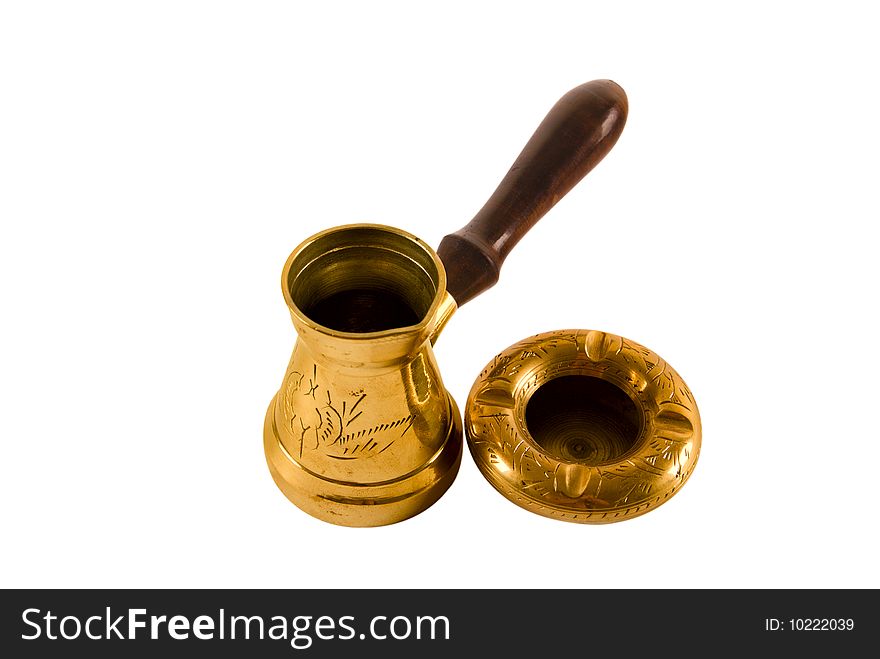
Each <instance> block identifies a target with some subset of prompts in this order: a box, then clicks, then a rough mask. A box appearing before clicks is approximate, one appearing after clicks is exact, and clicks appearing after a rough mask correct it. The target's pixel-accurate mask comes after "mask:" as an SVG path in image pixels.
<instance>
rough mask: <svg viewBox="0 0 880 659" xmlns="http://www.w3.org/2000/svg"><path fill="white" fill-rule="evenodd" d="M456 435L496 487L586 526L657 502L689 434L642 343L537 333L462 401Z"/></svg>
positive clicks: (678, 482)
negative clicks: (460, 432)
mask: <svg viewBox="0 0 880 659" xmlns="http://www.w3.org/2000/svg"><path fill="white" fill-rule="evenodd" d="M465 430H466V433H467V441H468V446H469V447H470V451H471V454H472V455H473V457H474V460H475V461H476V463H477V466H478V467H479V468H480V471H481V472H482V473H483V475H484V476H485V477H486V478H487V479H488V481H489V482H490V483H491V484H492V485H493V486H494V487H495V488H496V489H497V490H498V491H499V492H501V494H503V495H504V496H505V497H507V498H508V499H510V500H511V501H513V502H514V503H515V504H517V505H518V506H520V507H522V508H525V509H526V510H531V511H532V512H535V513H538V514H539V515H544V516H546V517H551V518H554V519H563V520H566V521H570V522H580V523H586V524H603V523H608V522H618V521H622V520H625V519H630V518H632V517H636V516H637V515H641V514H643V513H646V512H648V511H649V510H653V509H654V508H656V507H657V506H659V505H660V504H662V503H664V502H665V501H667V500H668V499H669V498H670V497H671V496H672V495H673V494H675V493H676V492H678V490H679V489H680V488H681V486H682V485H684V483H685V481H687V479H688V477H689V476H690V474H691V472H692V471H693V468H694V465H695V464H696V462H697V457H698V456H699V453H700V440H701V428H700V414H699V412H698V411H697V405H696V402H695V401H694V397H693V395H692V394H691V392H690V389H688V387H687V385H686V384H685V383H684V381H683V380H682V379H681V377H680V376H679V375H678V373H676V372H675V371H674V370H673V369H672V367H671V366H669V365H668V364H667V363H666V362H665V361H663V359H661V358H660V357H659V356H658V355H657V354H656V353H654V352H652V351H651V350H648V349H647V348H645V347H644V346H641V345H639V344H638V343H635V342H634V341H630V340H629V339H624V338H622V337H620V336H616V335H614V334H607V333H605V332H598V331H594V330H560V331H556V332H545V333H543V334H538V335H536V336H534V337H532V338H530V339H526V340H524V341H521V342H519V343H516V344H514V345H512V346H510V347H509V348H507V349H506V350H505V351H504V352H502V353H501V354H499V355H498V356H497V357H495V359H493V360H492V361H491V362H490V363H489V364H487V365H486V368H485V369H483V372H482V373H480V376H479V377H478V378H477V380H476V382H474V386H473V388H472V389H471V392H470V395H469V396H468V401H467V407H466V414H465Z"/></svg>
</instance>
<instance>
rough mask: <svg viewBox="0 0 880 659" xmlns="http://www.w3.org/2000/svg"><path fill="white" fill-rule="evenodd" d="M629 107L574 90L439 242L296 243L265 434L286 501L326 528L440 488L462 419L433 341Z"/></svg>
mask: <svg viewBox="0 0 880 659" xmlns="http://www.w3.org/2000/svg"><path fill="white" fill-rule="evenodd" d="M626 115H627V99H626V95H625V93H624V91H623V90H622V89H621V88H620V87H619V86H618V85H617V84H616V83H614V82H612V81H610V80H596V81H593V82H589V83H586V84H584V85H581V86H579V87H576V88H575V89H573V90H571V91H570V92H568V93H567V94H566V95H565V96H563V97H562V98H561V99H560V100H559V101H558V102H557V103H556V105H555V106H554V107H553V108H552V109H551V110H550V113H549V114H548V115H547V117H546V118H545V119H544V121H543V122H542V123H541V125H540V126H539V127H538V129H537V131H536V132H535V134H534V135H533V136H532V138H531V139H530V140H529V142H528V143H527V144H526V146H525V148H524V149H523V151H522V153H521V154H520V155H519V157H518V158H517V160H516V162H514V164H513V166H512V167H511V169H510V171H509V172H508V173H507V175H506V176H505V177H504V179H503V180H502V181H501V183H500V185H499V186H498V189H497V190H496V191H495V193H494V194H493V195H492V196H491V197H490V199H489V200H488V201H487V202H486V204H485V205H484V206H483V208H482V209H481V210H480V211H479V212H478V213H477V215H476V216H475V217H474V218H473V220H471V222H470V223H469V224H467V225H466V226H465V227H464V228H462V229H461V230H459V231H457V232H455V233H453V234H450V235H448V236H446V237H445V238H444V239H443V241H442V242H441V243H440V247H439V249H438V250H437V252H434V250H432V249H431V248H430V247H429V246H428V245H427V244H425V243H424V242H422V241H421V240H419V239H418V238H416V237H415V236H413V235H411V234H409V233H407V232H405V231H401V230H399V229H395V228H391V227H387V226H381V225H376V224H352V225H347V226H342V227H337V228H333V229H328V230H327V231H323V232H321V233H319V234H317V235H314V236H312V237H311V238H309V239H307V240H306V241H305V242H303V243H302V244H301V245H299V246H298V247H297V248H296V249H295V250H294V251H293V253H292V254H291V255H290V257H289V258H288V259H287V262H286V264H285V266H284V269H283V271H282V276H281V286H282V292H283V294H284V300H285V302H286V303H287V306H288V308H289V309H290V316H291V318H292V320H293V324H294V327H295V328H296V331H297V334H298V335H299V338H298V340H297V342H296V345H295V346H294V349H293V355H292V357H291V359H290V363H289V365H288V367H287V372H286V373H285V376H284V380H283V382H282V384H281V388H280V390H279V391H278V393H277V394H276V395H275V397H274V398H273V399H272V402H271V404H270V405H269V409H268V412H267V414H266V422H265V426H264V433H263V436H264V445H265V451H266V459H267V461H268V464H269V469H270V471H271V473H272V476H273V478H274V479H275V482H276V484H277V485H278V487H279V488H280V489H281V491H282V492H283V493H284V494H285V496H287V498H288V499H290V500H291V501H292V502H293V503H294V504H296V505H297V506H298V507H299V508H301V509H302V510H304V511H306V512H307V513H309V514H311V515H313V516H315V517H317V518H319V519H322V520H325V521H328V522H333V523H334V524H341V525H345V526H379V525H383V524H391V523H394V522H398V521H401V520H404V519H406V518H408V517H411V516H413V515H416V514H418V513H419V512H421V511H423V510H425V509H426V508H428V507H429V506H430V505H431V504H433V503H434V502H435V501H437V499H439V498H440V496H441V495H442V494H443V493H444V492H445V491H446V489H447V488H448V487H449V485H450V484H451V483H452V481H453V480H454V478H455V476H456V474H457V472H458V467H459V464H460V461H461V453H462V422H461V415H460V413H459V410H458V408H457V406H456V404H455V401H454V400H453V399H452V397H451V396H450V395H449V393H448V392H447V391H446V389H445V387H444V386H443V381H442V379H441V377H440V371H439V369H438V367H437V363H436V361H435V358H434V353H433V351H432V346H433V344H434V342H435V341H436V340H437V337H438V335H439V334H440V332H441V331H442V330H443V327H444V326H445V324H446V322H447V321H448V320H449V318H450V317H451V316H452V314H453V313H454V312H455V310H456V309H457V308H458V307H459V306H461V305H462V304H464V303H466V302H468V301H469V300H470V299H472V298H473V297H475V296H476V295H478V294H479V293H481V292H483V291H485V290H486V289H488V288H490V287H491V286H492V285H493V284H494V283H495V282H496V281H497V280H498V274H499V270H500V268H501V264H502V263H503V262H504V259H505V258H506V257H507V255H508V254H509V253H510V250H511V249H512V248H513V247H514V246H515V245H516V243H517V242H519V240H520V239H521V238H522V237H523V235H524V234H525V233H526V232H527V231H528V230H529V229H530V228H531V227H532V226H534V224H535V223H536V222H537V221H538V220H539V219H540V218H541V217H542V216H543V215H544V214H545V213H546V212H547V211H548V210H549V209H550V208H552V207H553V205H554V204H556V202H557V201H559V200H560V199H561V198H562V197H563V196H564V195H565V194H566V193H567V192H568V191H569V190H570V189H571V188H572V187H573V186H574V185H575V184H576V183H577V182H578V181H580V180H581V179H582V178H583V177H584V176H585V175H586V174H587V173H588V172H589V171H590V170H591V169H592V168H593V167H594V166H595V165H596V164H598V162H599V161H600V160H601V159H602V158H603V157H604V156H605V154H607V153H608V151H609V150H610V149H611V147H612V146H614V144H615V142H616V141H617V139H618V137H619V136H620V133H621V131H622V130H623V126H624V123H625V121H626Z"/></svg>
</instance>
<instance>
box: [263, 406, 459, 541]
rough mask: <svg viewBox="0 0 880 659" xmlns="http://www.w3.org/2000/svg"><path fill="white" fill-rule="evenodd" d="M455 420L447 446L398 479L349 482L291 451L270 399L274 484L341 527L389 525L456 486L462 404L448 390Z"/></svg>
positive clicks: (268, 441)
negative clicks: (308, 465)
mask: <svg viewBox="0 0 880 659" xmlns="http://www.w3.org/2000/svg"><path fill="white" fill-rule="evenodd" d="M447 398H448V400H449V406H450V414H451V418H452V424H451V425H450V428H449V432H448V434H447V436H446V439H445V441H444V442H443V445H442V446H441V447H440V449H439V450H438V451H437V452H436V453H435V454H434V456H433V457H432V458H431V459H430V460H428V462H426V463H425V464H424V465H422V466H421V467H419V468H418V469H417V470H415V471H412V472H410V473H408V474H404V475H402V476H400V477H398V478H394V479H391V480H385V481H382V482H377V483H351V482H345V481H338V480H333V479H328V478H324V477H322V476H320V475H318V474H316V473H314V472H312V471H309V470H308V469H307V468H305V467H304V466H303V465H301V464H300V463H299V462H297V461H296V459H295V458H293V457H292V456H291V455H290V453H288V452H287V451H286V450H285V449H284V446H283V445H282V444H281V441H280V439H279V436H278V431H277V428H276V427H275V404H276V400H277V396H276V397H275V398H273V399H272V402H271V403H270V404H269V409H268V411H267V413H266V421H265V424H264V426H263V444H264V448H265V451H266V462H267V463H268V465H269V471H270V472H271V474H272V478H273V479H274V480H275V484H276V485H277V486H278V488H279V489H280V490H281V491H282V492H283V493H284V496H286V497H287V498H288V499H289V500H290V501H291V502H292V503H293V504H294V505H295V506H296V507H297V508H299V509H300V510H303V511H304V512H307V513H308V514H309V515H311V516H312V517H316V518H318V519H320V520H322V521H324V522H330V523H331V524H338V525H340V526H359V527H367V526H385V525H387V524H394V523H396V522H402V521H403V520H405V519H409V518H410V517H413V516H414V515H418V514H419V513H420V512H422V511H424V510H426V509H427V508H429V507H431V506H432V505H433V504H434V503H435V502H436V501H437V500H438V499H439V498H440V497H441V496H443V494H444V493H445V492H446V490H447V489H449V486H450V485H452V481H454V480H455V477H456V475H457V474H458V468H459V466H460V464H461V453H462V424H461V414H460V413H459V410H458V406H457V405H456V404H455V401H454V400H453V399H452V396H449V394H448V393H447Z"/></svg>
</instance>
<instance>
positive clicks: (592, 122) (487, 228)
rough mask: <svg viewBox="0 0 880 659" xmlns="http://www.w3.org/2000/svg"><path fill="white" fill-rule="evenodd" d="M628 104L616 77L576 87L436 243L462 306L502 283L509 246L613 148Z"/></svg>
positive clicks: (448, 279) (452, 292)
mask: <svg viewBox="0 0 880 659" xmlns="http://www.w3.org/2000/svg"><path fill="white" fill-rule="evenodd" d="M627 109H628V104H627V100H626V93H625V92H624V91H623V89H621V87H620V86H619V85H618V84H617V83H615V82H612V81H611V80H594V81H592V82H588V83H586V84H583V85H581V86H580V87H575V88H574V89H572V90H571V91H570V92H568V93H567V94H566V95H565V96H563V97H562V98H561V99H559V101H558V102H557V103H556V105H554V106H553V108H552V109H551V110H550V112H549V113H548V114H547V116H546V117H545V118H544V121H542V122H541V125H540V126H538V130H536V131H535V134H534V135H532V138H531V139H530V140H529V141H528V143H527V144H526V146H525V148H524V149H523V150H522V153H520V154H519V157H518V158H517V159H516V162H514V163H513V166H512V167H511V168H510V171H509V172H507V176H505V177H504V180H502V181H501V183H500V184H499V185H498V189H497V190H495V192H494V193H493V194H492V196H491V197H489V200H488V201H487V202H486V204H485V205H484V206H483V208H481V209H480V212H479V213H477V214H476V215H475V216H474V219H472V220H471V221H470V222H469V223H468V224H467V225H466V226H465V227H463V228H461V229H459V230H458V231H456V232H455V233H451V234H449V235H448V236H446V237H445V238H444V239H443V241H442V242H441V243H440V247H439V248H438V249H437V253H438V254H439V255H440V259H441V260H442V261H443V265H444V266H445V267H446V276H447V283H446V287H447V290H448V291H449V292H450V293H451V294H452V297H454V298H455V301H456V302H457V303H458V305H459V306H461V305H462V304H464V303H465V302H467V301H468V300H470V299H471V298H473V297H475V296H477V295H479V294H480V293H482V292H483V291H485V290H487V289H489V288H491V287H492V286H493V285H494V284H495V282H497V281H498V273H499V271H500V270H501V264H502V263H504V259H505V258H507V255H508V254H509V253H510V250H512V249H513V247H514V246H515V245H516V244H517V243H518V242H519V241H520V239H521V238H522V237H523V236H524V235H525V234H526V232H528V230H529V229H531V228H532V227H533V226H534V225H535V224H536V223H537V221H538V220H540V219H541V218H542V217H543V216H544V214H545V213H546V212H547V211H548V210H550V209H551V208H553V206H554V205H555V204H556V202H557V201H559V200H560V199H562V198H563V197H564V196H565V194H566V193H567V192H568V191H569V190H571V189H572V188H573V187H574V186H575V184H576V183H577V182H578V181H580V180H581V179H582V178H583V177H584V176H586V175H587V172H589V171H590V170H591V169H593V167H595V166H596V165H597V164H598V163H599V161H600V160H602V158H604V157H605V154H606V153H608V152H609V151H610V150H611V147H613V146H614V144H615V142H617V138H618V137H620V133H621V131H622V130H623V125H624V123H626V114H627Z"/></svg>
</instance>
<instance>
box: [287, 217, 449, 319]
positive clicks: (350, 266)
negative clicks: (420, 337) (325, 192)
mask: <svg viewBox="0 0 880 659" xmlns="http://www.w3.org/2000/svg"><path fill="white" fill-rule="evenodd" d="M288 285H289V287H290V289H289V290H290V297H291V300H292V302H293V303H294V304H295V305H296V306H297V307H298V308H299V310H300V311H301V312H302V313H303V314H304V315H305V316H307V317H308V318H309V319H310V320H312V321H313V322H315V323H317V324H319V325H323V326H324V327H327V328H329V329H331V330H335V331H338V332H353V333H366V332H381V331H385V330H392V329H399V328H402V327H409V326H411V325H417V324H418V323H420V322H421V321H422V320H423V319H424V317H425V315H426V314H427V313H428V311H429V310H430V308H431V305H432V304H433V302H434V298H435V297H436V295H437V291H438V288H439V285H440V282H439V273H438V272H437V267H436V265H435V263H434V260H433V256H432V255H431V254H430V253H429V252H427V251H426V250H425V249H424V248H423V247H421V246H420V245H419V244H418V243H415V242H414V241H413V240H411V239H410V238H408V237H407V236H405V235H401V234H398V233H396V232H395V231H393V230H389V229H382V228H377V227H354V228H343V229H340V230H338V231H334V232H331V233H328V234H325V235H324V236H322V237H321V238H319V239H317V240H316V241H315V242H314V243H312V244H310V245H309V246H308V247H307V248H305V249H304V250H303V251H302V253H301V254H300V255H298V256H297V258H296V259H295V260H294V262H293V264H292V267H291V269H290V272H289V275H288Z"/></svg>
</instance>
